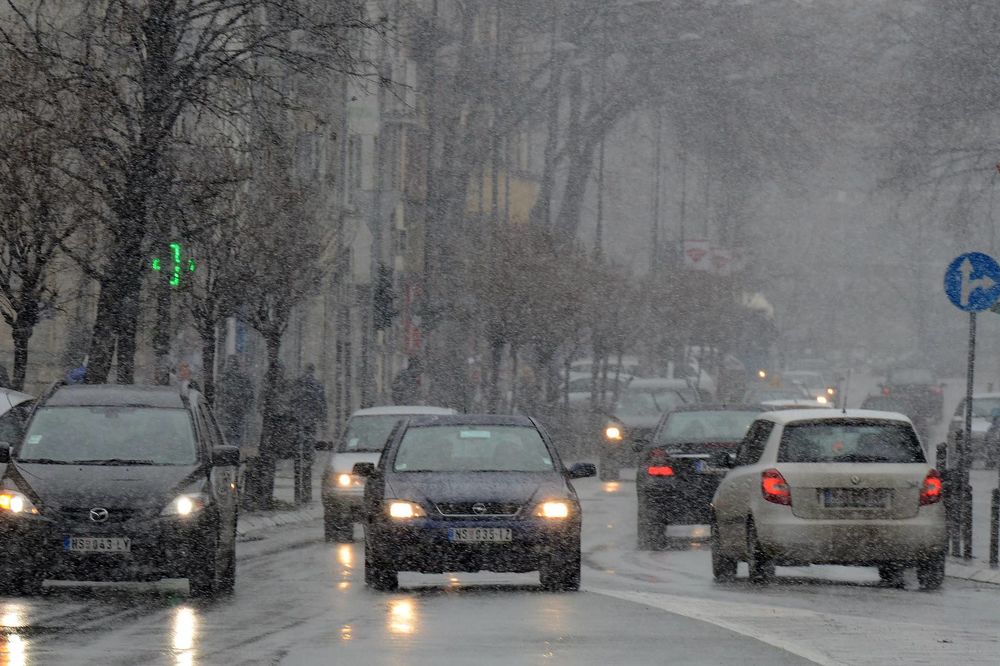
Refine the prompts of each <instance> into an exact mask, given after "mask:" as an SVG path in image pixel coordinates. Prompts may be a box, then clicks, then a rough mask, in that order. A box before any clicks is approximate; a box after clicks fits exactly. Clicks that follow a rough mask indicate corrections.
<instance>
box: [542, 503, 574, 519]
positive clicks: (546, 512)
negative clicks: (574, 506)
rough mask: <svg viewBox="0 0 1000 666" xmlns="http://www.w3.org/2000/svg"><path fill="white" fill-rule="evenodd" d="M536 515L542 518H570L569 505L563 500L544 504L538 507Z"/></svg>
mask: <svg viewBox="0 0 1000 666" xmlns="http://www.w3.org/2000/svg"><path fill="white" fill-rule="evenodd" d="M535 515H536V516H541V517H542V518H567V517H568V516H569V504H568V503H567V502H563V501H561V500H559V501H552V502H542V503H541V504H539V505H538V510H537V511H535Z"/></svg>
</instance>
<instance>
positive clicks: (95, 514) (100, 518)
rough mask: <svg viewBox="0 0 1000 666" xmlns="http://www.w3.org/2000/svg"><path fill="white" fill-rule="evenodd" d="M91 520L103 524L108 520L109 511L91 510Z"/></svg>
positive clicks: (97, 508) (98, 508)
mask: <svg viewBox="0 0 1000 666" xmlns="http://www.w3.org/2000/svg"><path fill="white" fill-rule="evenodd" d="M90 519H91V520H92V521H94V522H95V523H103V522H104V521H106V520H107V519H108V510H107V509H102V508H100V507H96V508H93V509H91V510H90Z"/></svg>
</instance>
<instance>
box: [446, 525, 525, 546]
mask: <svg viewBox="0 0 1000 666" xmlns="http://www.w3.org/2000/svg"><path fill="white" fill-rule="evenodd" d="M513 540H514V534H513V532H511V529H510V528H509V527H449V528H448V541H454V542H455V543H506V542H509V541H513Z"/></svg>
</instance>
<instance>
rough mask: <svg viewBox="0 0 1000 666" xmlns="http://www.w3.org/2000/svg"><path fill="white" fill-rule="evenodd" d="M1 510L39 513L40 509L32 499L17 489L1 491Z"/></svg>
mask: <svg viewBox="0 0 1000 666" xmlns="http://www.w3.org/2000/svg"><path fill="white" fill-rule="evenodd" d="M0 511H6V512H8V513H30V514H33V515H36V514H38V509H36V508H35V505H34V504H32V503H31V500H30V499H28V498H27V497H25V496H24V495H23V494H21V493H19V492H17V491H16V490H4V491H3V492H0Z"/></svg>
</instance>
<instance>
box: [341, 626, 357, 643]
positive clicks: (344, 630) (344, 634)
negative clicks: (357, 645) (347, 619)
mask: <svg viewBox="0 0 1000 666" xmlns="http://www.w3.org/2000/svg"><path fill="white" fill-rule="evenodd" d="M353 637H354V630H353V629H352V628H351V625H349V624H345V625H344V626H342V627H341V628H340V640H342V641H349V640H351V638H353Z"/></svg>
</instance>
